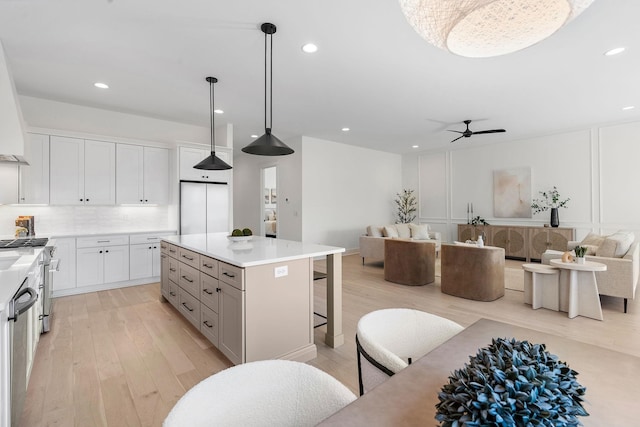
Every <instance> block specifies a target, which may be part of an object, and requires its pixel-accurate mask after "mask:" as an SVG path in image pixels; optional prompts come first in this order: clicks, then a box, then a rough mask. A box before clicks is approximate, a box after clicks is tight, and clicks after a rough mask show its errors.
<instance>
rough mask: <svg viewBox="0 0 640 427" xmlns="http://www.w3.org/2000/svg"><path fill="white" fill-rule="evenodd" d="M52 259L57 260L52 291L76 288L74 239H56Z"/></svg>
mask: <svg viewBox="0 0 640 427" xmlns="http://www.w3.org/2000/svg"><path fill="white" fill-rule="evenodd" d="M54 258H57V259H58V260H59V263H58V271H57V272H56V274H55V280H54V282H53V291H54V293H55V292H58V291H61V290H65V289H73V288H75V287H76V239H75V238H57V239H56V252H55V255H54Z"/></svg>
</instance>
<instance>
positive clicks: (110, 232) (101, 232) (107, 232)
mask: <svg viewBox="0 0 640 427" xmlns="http://www.w3.org/2000/svg"><path fill="white" fill-rule="evenodd" d="M176 233H177V231H176V230H175V229H173V230H140V229H136V230H122V229H120V230H104V229H102V230H100V229H98V230H92V231H90V230H87V231H85V232H80V231H69V232H64V231H62V232H59V233H36V235H35V236H31V237H25V238H26V239H29V238H45V237H47V238H49V239H52V238H59V239H63V238H67V237H69V238H71V237H90V236H111V235H114V234H158V235H170V234H176ZM0 239H15V237H14V236H11V235H8V234H7V235H3V236H0Z"/></svg>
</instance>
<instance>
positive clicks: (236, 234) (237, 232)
mask: <svg viewBox="0 0 640 427" xmlns="http://www.w3.org/2000/svg"><path fill="white" fill-rule="evenodd" d="M231 235H232V236H234V237H239V236H242V230H240V229H239V228H234V229H233V231H232V232H231Z"/></svg>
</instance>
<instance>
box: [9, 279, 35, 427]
mask: <svg viewBox="0 0 640 427" xmlns="http://www.w3.org/2000/svg"><path fill="white" fill-rule="evenodd" d="M37 286H38V283H35V277H34V276H33V275H28V276H27V278H25V279H24V281H23V282H22V285H21V286H20V289H18V292H16V293H15V295H14V296H13V299H11V301H9V310H8V315H9V319H8V320H9V321H10V322H9V337H10V340H11V371H10V372H11V425H13V426H15V425H18V422H19V421H20V416H21V415H22V408H23V406H24V400H25V397H26V395H27V375H28V372H27V370H28V368H27V363H28V358H27V353H28V339H29V338H28V337H29V331H28V327H29V314H30V313H29V311H30V310H35V307H34V304H35V303H36V301H37V299H38V291H37V289H36V288H37ZM34 287H35V288H34Z"/></svg>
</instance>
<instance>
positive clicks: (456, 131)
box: [447, 129, 464, 133]
mask: <svg viewBox="0 0 640 427" xmlns="http://www.w3.org/2000/svg"><path fill="white" fill-rule="evenodd" d="M447 131H448V132H455V133H464V132H461V131H459V130H451V129H447Z"/></svg>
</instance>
